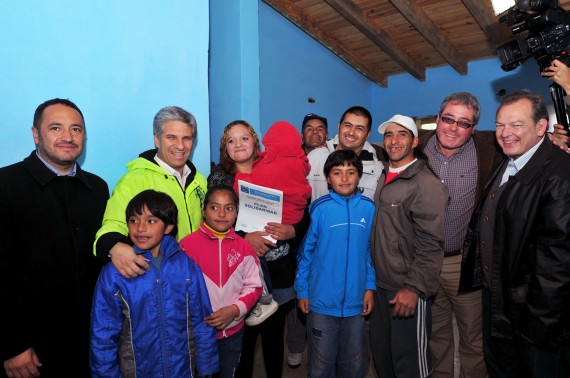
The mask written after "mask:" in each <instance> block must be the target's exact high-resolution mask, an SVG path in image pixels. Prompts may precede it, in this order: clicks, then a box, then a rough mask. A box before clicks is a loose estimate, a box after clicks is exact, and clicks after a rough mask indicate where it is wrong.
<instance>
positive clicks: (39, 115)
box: [32, 98, 85, 130]
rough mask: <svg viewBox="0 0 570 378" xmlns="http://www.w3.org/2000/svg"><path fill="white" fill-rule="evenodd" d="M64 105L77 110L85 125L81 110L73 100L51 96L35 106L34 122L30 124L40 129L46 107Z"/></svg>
mask: <svg viewBox="0 0 570 378" xmlns="http://www.w3.org/2000/svg"><path fill="white" fill-rule="evenodd" d="M58 104H59V105H64V106H68V107H70V108H72V109H75V110H77V112H78V113H79V114H80V115H81V119H82V120H83V124H84V125H85V118H83V113H81V110H79V108H78V107H77V105H75V104H74V103H73V102H71V101H70V100H67V99H64V98H53V99H51V100H47V101H46V102H43V103H41V104H40V105H39V106H38V107H37V108H36V111H35V112H34V122H33V124H32V126H34V127H35V128H36V129H38V130H39V129H40V125H41V123H42V120H43V116H44V110H46V108H47V107H48V106H52V105H58Z"/></svg>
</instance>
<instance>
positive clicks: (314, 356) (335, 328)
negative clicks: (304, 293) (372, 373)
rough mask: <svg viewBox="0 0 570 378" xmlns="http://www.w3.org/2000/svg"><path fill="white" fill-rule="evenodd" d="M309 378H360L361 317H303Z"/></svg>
mask: <svg viewBox="0 0 570 378" xmlns="http://www.w3.org/2000/svg"><path fill="white" fill-rule="evenodd" d="M307 340H308V344H309V377H311V378H317V377H350V378H360V377H363V375H364V362H365V358H364V318H363V317H362V316H360V315H355V316H350V317H346V318H337V317H335V316H329V315H322V314H318V313H316V312H314V311H311V312H309V314H308V316H307Z"/></svg>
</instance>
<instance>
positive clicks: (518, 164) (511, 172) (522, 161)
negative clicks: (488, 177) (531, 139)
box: [499, 136, 546, 186]
mask: <svg viewBox="0 0 570 378" xmlns="http://www.w3.org/2000/svg"><path fill="white" fill-rule="evenodd" d="M544 138H546V137H545V136H543V137H542V139H541V140H540V142H538V143H537V144H536V145H534V146H533V147H532V148H531V149H530V150H528V151H527V152H525V153H524V154H522V155H521V156H519V157H518V158H516V159H513V158H511V157H509V162H508V163H507V169H506V170H505V173H504V174H503V177H502V179H501V185H499V186H502V185H503V184H504V183H506V182H507V181H509V177H510V176H515V175H516V174H517V172H518V171H520V170H521V169H523V167H524V166H525V165H526V163H528V162H529V160H530V159H531V158H532V156H533V155H534V153H535V152H536V150H538V147H540V145H541V144H542V142H544Z"/></svg>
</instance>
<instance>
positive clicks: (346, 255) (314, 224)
mask: <svg viewBox="0 0 570 378" xmlns="http://www.w3.org/2000/svg"><path fill="white" fill-rule="evenodd" d="M309 212H310V214H311V225H310V226H309V230H308V231H307V234H306V235H305V239H304V241H303V243H302V245H301V247H300V248H299V255H298V268H297V277H296V279H295V290H296V292H297V298H300V299H302V298H308V299H309V308H310V310H311V311H315V312H317V313H319V314H323V315H329V316H336V317H348V316H355V315H358V314H360V313H361V312H362V299H363V297H364V292H365V290H375V289H376V283H375V278H376V277H375V273H374V266H373V265H372V257H371V256H370V230H371V227H372V219H373V216H374V203H373V202H372V200H370V199H369V198H367V197H364V196H362V195H361V194H360V192H359V191H357V192H356V194H355V195H354V196H352V197H350V198H346V197H342V196H339V195H338V194H336V193H334V192H333V191H332V190H331V191H330V192H329V194H328V195H326V196H323V197H320V198H319V199H318V200H317V201H315V202H313V203H312V204H311V206H310V207H309Z"/></svg>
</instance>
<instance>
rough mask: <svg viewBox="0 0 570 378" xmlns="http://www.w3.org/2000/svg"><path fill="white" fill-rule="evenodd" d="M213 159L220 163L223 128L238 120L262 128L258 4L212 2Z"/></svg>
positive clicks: (251, 1)
mask: <svg viewBox="0 0 570 378" xmlns="http://www.w3.org/2000/svg"><path fill="white" fill-rule="evenodd" d="M210 14H211V15H212V17H211V22H210V70H209V84H210V109H211V111H210V125H211V140H210V146H211V158H212V161H213V162H215V163H218V162H219V160H220V152H219V148H220V138H221V136H222V132H223V129H224V127H225V126H226V125H227V124H228V123H230V122H232V121H234V120H236V119H244V120H246V121H248V122H249V123H250V124H251V125H252V126H253V127H254V129H255V130H256V131H257V132H258V133H261V130H260V128H259V124H260V122H259V96H260V94H259V38H258V0H241V1H227V0H210Z"/></svg>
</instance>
